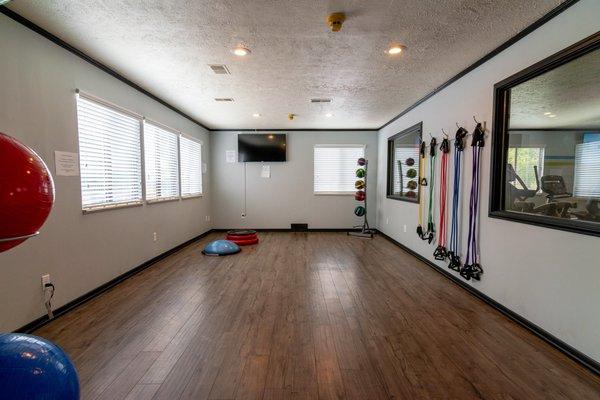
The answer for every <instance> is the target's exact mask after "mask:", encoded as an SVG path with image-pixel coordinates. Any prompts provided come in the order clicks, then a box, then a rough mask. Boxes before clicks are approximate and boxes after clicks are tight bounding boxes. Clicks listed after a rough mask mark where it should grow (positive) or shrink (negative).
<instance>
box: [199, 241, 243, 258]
mask: <svg viewBox="0 0 600 400" xmlns="http://www.w3.org/2000/svg"><path fill="white" fill-rule="evenodd" d="M240 250H241V249H240V246H238V245H237V244H235V243H233V242H232V241H229V240H215V241H214V242H210V243H209V244H207V245H206V246H205V247H204V250H202V253H203V254H205V255H207V256H227V255H229V254H235V253H239V252H240Z"/></svg>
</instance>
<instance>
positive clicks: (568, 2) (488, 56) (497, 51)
mask: <svg viewBox="0 0 600 400" xmlns="http://www.w3.org/2000/svg"><path fill="white" fill-rule="evenodd" d="M578 1H579V0H566V1H564V2H563V3H561V4H560V5H558V6H557V7H555V8H554V9H552V10H550V12H548V13H547V14H545V15H544V16H542V17H541V18H540V19H538V20H537V21H535V22H534V23H533V24H531V25H529V26H528V27H527V28H525V29H523V30H522V31H521V32H519V33H517V34H516V35H515V36H513V37H512V38H510V39H508V40H507V41H506V42H504V43H502V44H501V45H500V46H498V47H496V48H495V49H494V50H492V51H490V52H489V53H487V54H486V55H485V56H483V57H481V58H480V59H479V60H477V61H475V62H474V63H473V64H471V65H469V66H468V67H467V68H465V69H463V70H462V71H460V72H459V73H458V74H456V75H454V76H453V77H452V78H450V79H448V80H447V81H446V82H444V83H442V84H441V85H440V86H438V87H437V88H435V89H433V90H432V91H431V92H429V93H428V94H426V95H425V96H423V97H422V98H421V99H419V100H417V102H416V103H413V104H412V105H411V106H409V107H407V108H405V109H404V111H402V112H401V113H400V114H398V115H396V116H395V117H394V118H392V119H390V120H389V121H388V122H386V123H385V124H383V125H381V126H380V127H379V129H383V128H385V127H386V126H388V125H389V124H391V123H392V122H394V121H396V120H397V119H398V118H400V117H402V116H404V115H406V114H407V113H408V112H409V111H412V110H413V109H415V108H417V107H418V106H419V105H421V104H423V103H424V102H426V101H427V100H429V99H430V98H431V97H433V96H434V95H436V94H437V93H439V92H441V91H442V90H444V89H445V88H447V87H448V86H450V85H451V84H453V83H454V82H456V81H457V80H459V79H460V78H462V77H463V76H465V75H467V74H468V73H469V72H471V71H473V70H474V69H476V68H477V67H479V66H481V65H482V64H484V63H486V62H487V61H489V60H491V59H492V58H494V57H495V56H497V55H498V54H500V53H501V52H503V51H504V50H506V49H507V48H509V47H510V46H512V45H513V44H515V43H516V42H518V41H519V40H521V39H523V38H524V37H525V36H527V35H529V34H530V33H531V32H533V31H535V30H536V29H538V28H539V27H541V26H542V25H544V24H545V23H546V22H548V21H550V20H551V19H552V18H554V17H556V16H557V15H559V14H561V13H562V12H563V11H565V10H566V9H568V8H569V7H571V6H572V5H574V4H576V3H577V2H578Z"/></svg>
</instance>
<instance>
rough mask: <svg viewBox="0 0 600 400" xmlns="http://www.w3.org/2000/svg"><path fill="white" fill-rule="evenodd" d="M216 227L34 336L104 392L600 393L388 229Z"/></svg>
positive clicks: (122, 395)
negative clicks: (226, 235) (218, 243)
mask: <svg viewBox="0 0 600 400" xmlns="http://www.w3.org/2000/svg"><path fill="white" fill-rule="evenodd" d="M220 236H222V235H217V234H211V235H210V236H209V237H207V238H204V239H203V240H201V241H200V242H198V243H195V244H193V245H190V246H188V247H186V248H185V249H183V250H181V251H180V252H178V253H176V254H174V255H172V256H170V257H168V258H167V259H165V260H163V261H161V262H160V263H158V264H156V265H154V266H152V267H150V268H149V269H147V270H145V271H143V272H142V273H140V274H138V275H136V276H134V277H132V278H131V279H129V280H127V281H126V282H124V283H122V284H120V285H118V286H117V287H115V288H113V289H112V290H110V291H108V292H106V293H104V294H102V295H101V296H99V297H97V298H96V299H94V300H92V301H90V302H88V303H86V304H85V305H83V306H81V307H79V308H77V309H75V310H74V311H72V312H70V313H68V314H67V315H65V316H63V317H61V318H58V319H57V320H56V321H53V322H52V323H50V324H48V325H46V326H45V327H43V328H42V329H40V330H38V331H37V332H35V334H37V335H40V336H43V337H46V338H49V339H51V340H53V341H55V342H57V343H58V344H59V345H60V346H62V347H63V348H64V349H65V350H66V351H67V352H68V354H69V355H70V356H71V357H72V359H73V360H74V362H75V364H76V366H77V368H78V370H79V374H80V379H81V385H82V398H83V399H84V400H92V399H110V400H117V399H127V400H134V399H136V400H140V399H164V400H174V399H317V398H319V399H411V400H412V399H598V398H599V394H600V379H599V378H598V377H597V376H595V375H593V374H592V373H590V372H588V371H587V370H585V369H584V368H582V367H580V366H579V365H577V364H576V363H574V362H573V361H571V360H570V359H569V358H567V357H566V356H564V355H563V354H561V353H560V352H558V351H556V350H555V349H553V348H552V347H551V346H549V345H548V344H546V343H545V342H543V341H541V340H540V339H538V338H537V337H535V336H534V335H532V334H531V333H529V332H528V331H526V330H525V329H523V328H522V327H520V326H518V325H516V324H515V323H513V322H512V321H510V320H508V319H507V318H506V317H504V316H503V315H501V314H500V313H498V312H497V311H495V310H494V309H492V308H491V307H489V306H487V305H486V304H485V303H483V302H481V301H480V300H478V299H477V298H475V297H473V296H472V295H470V294H469V293H467V292H466V291H464V290H463V289H461V288H459V287H458V286H456V285H455V284H453V283H451V282H450V281H448V280H447V279H446V278H444V277H443V276H441V275H440V274H438V273H436V272H435V271H433V270H431V269H430V268H429V267H427V266H426V265H424V264H423V263H422V262H420V261H418V260H416V259H415V258H414V257H412V256H410V255H409V254H407V253H405V252H403V251H402V250H400V249H399V248H398V247H396V246H394V245H393V244H391V243H390V242H388V241H386V240H385V239H383V238H375V239H374V240H364V239H358V238H351V237H347V236H346V235H345V234H344V233H263V234H261V235H260V237H261V243H260V244H259V245H258V246H252V247H246V248H244V250H243V252H242V253H240V254H238V255H234V256H229V257H205V256H203V255H202V254H201V253H200V250H201V249H202V247H203V245H204V244H205V243H206V242H208V241H209V240H213V239H216V238H218V237H220Z"/></svg>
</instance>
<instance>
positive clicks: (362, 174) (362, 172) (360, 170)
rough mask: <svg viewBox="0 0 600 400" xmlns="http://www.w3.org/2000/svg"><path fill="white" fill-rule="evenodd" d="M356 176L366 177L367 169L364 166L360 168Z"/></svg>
mask: <svg viewBox="0 0 600 400" xmlns="http://www.w3.org/2000/svg"><path fill="white" fill-rule="evenodd" d="M356 177H357V178H364V177H365V170H364V169H362V168H359V169H357V170H356Z"/></svg>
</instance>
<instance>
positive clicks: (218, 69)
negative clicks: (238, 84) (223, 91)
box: [208, 64, 231, 75]
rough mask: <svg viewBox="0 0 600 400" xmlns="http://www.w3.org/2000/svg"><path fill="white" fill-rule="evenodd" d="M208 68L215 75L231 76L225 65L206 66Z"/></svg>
mask: <svg viewBox="0 0 600 400" xmlns="http://www.w3.org/2000/svg"><path fill="white" fill-rule="evenodd" d="M208 66H209V67H210V69H212V70H213V72H214V73H215V74H217V75H230V74H231V72H229V69H227V66H226V65H222V64H208Z"/></svg>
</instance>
